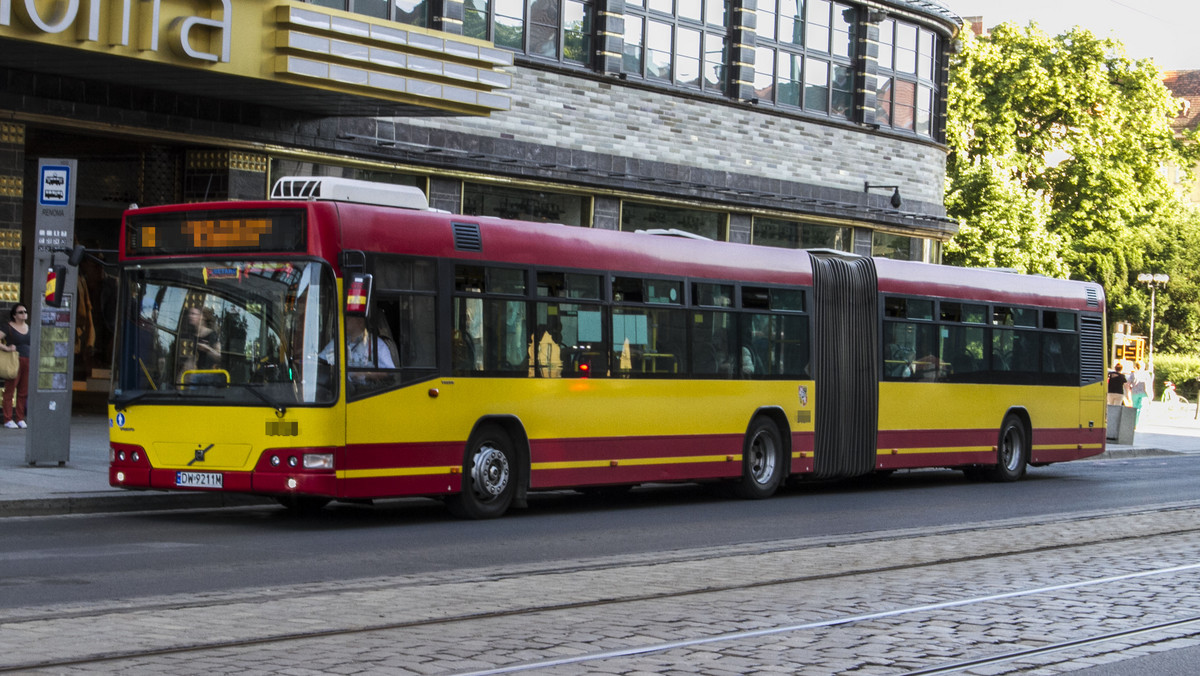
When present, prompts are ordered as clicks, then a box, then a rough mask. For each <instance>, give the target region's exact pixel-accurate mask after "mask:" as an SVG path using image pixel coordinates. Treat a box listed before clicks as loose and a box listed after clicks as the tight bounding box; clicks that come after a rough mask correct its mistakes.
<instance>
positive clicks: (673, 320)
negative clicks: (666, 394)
mask: <svg viewBox="0 0 1200 676" xmlns="http://www.w3.org/2000/svg"><path fill="white" fill-rule="evenodd" d="M684 317H685V313H684V311H683V310H666V309H657V308H643V307H614V308H613V311H612V336H613V338H612V339H613V353H614V354H613V366H614V367H615V368H614V374H616V375H622V376H626V377H628V376H637V377H641V376H654V375H658V376H678V375H680V374H681V373H682V372H683V370H684V368H685V367H686V365H687V363H688V361H687V337H686V336H687V333H686V326H685V323H684V322H685V320H684Z"/></svg>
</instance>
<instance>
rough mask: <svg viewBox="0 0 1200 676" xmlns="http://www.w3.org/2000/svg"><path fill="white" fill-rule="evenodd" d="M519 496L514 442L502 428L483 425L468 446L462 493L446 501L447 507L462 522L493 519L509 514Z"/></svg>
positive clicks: (464, 462) (464, 461)
mask: <svg viewBox="0 0 1200 676" xmlns="http://www.w3.org/2000/svg"><path fill="white" fill-rule="evenodd" d="M516 494H517V463H516V453H515V451H514V449H513V443H512V440H511V439H509V437H508V434H507V433H506V432H505V431H504V429H503V428H501V427H500V426H499V425H484V426H483V427H481V428H479V429H478V430H477V431H476V432H475V434H474V435H473V436H472V437H471V440H470V441H469V442H468V443H467V449H466V455H465V456H464V458H463V471H462V489H461V490H460V491H459V492H458V493H457V494H455V495H451V496H449V497H448V498H446V507H447V508H448V509H449V510H450V513H451V514H453V515H454V516H457V517H459V518H461V519H494V518H496V517H498V516H501V515H503V514H504V512H506V511H508V508H509V506H510V505H511V504H512V501H513V496H515V495H516Z"/></svg>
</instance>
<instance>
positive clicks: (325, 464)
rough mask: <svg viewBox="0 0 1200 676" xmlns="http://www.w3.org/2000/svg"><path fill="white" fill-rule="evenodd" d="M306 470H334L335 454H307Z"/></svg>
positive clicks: (305, 455)
mask: <svg viewBox="0 0 1200 676" xmlns="http://www.w3.org/2000/svg"><path fill="white" fill-rule="evenodd" d="M304 469H333V454H332V453H305V454H304Z"/></svg>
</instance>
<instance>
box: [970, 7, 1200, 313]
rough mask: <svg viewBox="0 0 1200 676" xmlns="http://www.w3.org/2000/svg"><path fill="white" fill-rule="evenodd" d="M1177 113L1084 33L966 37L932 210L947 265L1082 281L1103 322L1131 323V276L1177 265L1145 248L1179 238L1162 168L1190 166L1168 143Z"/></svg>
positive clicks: (1010, 30)
mask: <svg viewBox="0 0 1200 676" xmlns="http://www.w3.org/2000/svg"><path fill="white" fill-rule="evenodd" d="M1178 105H1179V104H1178V103H1177V102H1176V101H1175V100H1174V99H1173V98H1172V97H1171V95H1170V93H1169V92H1168V91H1167V90H1166V88H1165V87H1164V86H1163V84H1162V82H1161V80H1160V74H1159V72H1158V69H1157V67H1155V66H1154V64H1153V63H1151V62H1148V61H1134V60H1130V59H1129V58H1128V57H1126V56H1125V53H1124V48H1123V47H1122V46H1121V45H1120V44H1119V43H1117V42H1114V41H1112V40H1107V39H1105V40H1102V39H1098V38H1096V37H1095V36H1094V35H1092V33H1090V32H1089V31H1087V30H1083V29H1080V28H1074V29H1072V30H1070V31H1067V32H1066V33H1063V34H1062V35H1059V36H1056V37H1050V36H1048V35H1046V34H1045V33H1043V32H1042V31H1041V30H1040V29H1038V28H1037V26H1036V24H1034V25H1030V26H1029V27H1027V28H1020V27H1017V26H1014V25H1012V24H1003V25H1001V26H998V27H996V28H995V29H993V31H992V33H991V35H990V36H989V37H987V38H981V39H976V38H974V36H973V35H971V34H970V33H969V32H968V33H967V34H966V35H965V40H964V48H963V50H962V51H961V52H960V53H959V54H958V55H956V57H955V58H954V60H953V63H952V66H951V76H950V87H949V90H948V112H947V143H948V145H949V150H950V153H949V157H948V161H947V190H946V207H947V212H948V213H949V215H950V216H951V217H953V218H956V219H958V220H959V221H960V223H961V224H962V225H961V228H960V232H959V234H958V235H957V236H956V237H955V238H954V240H953V241H952V242H951V243H950V245H949V246H947V248H946V260H947V262H949V263H952V264H962V265H995V266H1002V267H1014V268H1017V269H1018V270H1021V271H1023V272H1037V273H1041V274H1047V275H1054V276H1071V277H1074V278H1079V279H1090V280H1095V281H1098V282H1100V283H1101V284H1103V285H1104V286H1105V288H1106V290H1107V292H1108V294H1109V298H1110V307H1112V308H1113V309H1114V310H1116V309H1117V308H1121V309H1124V310H1129V311H1132V312H1141V307H1142V303H1141V300H1142V299H1141V296H1142V295H1143V294H1142V293H1141V291H1143V290H1139V289H1136V288H1134V287H1133V286H1132V284H1133V283H1134V282H1133V279H1134V278H1136V275H1137V272H1139V271H1143V270H1145V269H1147V267H1148V266H1149V267H1153V266H1154V265H1159V266H1160V267H1166V266H1168V265H1169V264H1170V261H1169V260H1165V259H1160V258H1157V257H1156V256H1159V255H1168V256H1169V255H1175V254H1180V255H1182V254H1183V253H1184V252H1182V251H1180V250H1174V249H1172V250H1171V251H1168V250H1167V249H1171V247H1166V248H1161V247H1160V248H1159V249H1154V248H1153V247H1152V248H1150V249H1147V248H1145V246H1146V244H1147V243H1150V242H1157V241H1158V237H1162V236H1169V237H1170V236H1178V235H1180V234H1181V230H1180V228H1181V227H1183V226H1182V224H1181V221H1180V213H1181V211H1182V210H1183V208H1184V207H1182V205H1181V204H1180V203H1179V201H1178V199H1177V198H1176V197H1175V196H1174V193H1173V190H1172V188H1171V186H1170V185H1169V184H1168V182H1167V180H1166V179H1165V177H1164V176H1163V174H1162V172H1161V168H1162V166H1163V165H1166V164H1173V165H1175V166H1179V167H1192V166H1194V164H1195V163H1196V161H1197V159H1200V145H1196V144H1195V143H1187V142H1186V141H1187V140H1188V139H1177V138H1176V137H1175V136H1174V134H1173V133H1172V130H1171V128H1170V120H1171V119H1172V117H1174V115H1175V113H1176V111H1177V110H1178ZM1155 252H1157V253H1155ZM1192 263H1200V261H1192ZM1193 269H1195V268H1193ZM1114 314H1117V313H1116V312H1114ZM1146 315H1147V316H1148V311H1147V312H1146Z"/></svg>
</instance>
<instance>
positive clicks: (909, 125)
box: [875, 19, 938, 136]
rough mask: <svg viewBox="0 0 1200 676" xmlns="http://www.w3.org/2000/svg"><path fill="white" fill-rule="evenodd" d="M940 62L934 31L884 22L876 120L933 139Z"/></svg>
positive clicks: (880, 40) (910, 25)
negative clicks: (936, 76)
mask: <svg viewBox="0 0 1200 676" xmlns="http://www.w3.org/2000/svg"><path fill="white" fill-rule="evenodd" d="M937 62H938V37H937V35H935V34H934V33H933V32H931V31H929V30H926V29H924V28H920V27H918V26H915V25H913V24H909V23H905V22H903V21H896V20H895V19H888V20H886V21H883V22H880V24H879V71H878V73H879V74H878V78H877V92H878V96H877V101H878V108H877V110H876V113H875V121H876V122H878V123H879V124H880V125H881V126H884V127H891V128H892V129H902V130H905V131H911V132H914V133H916V134H917V135H919V136H933V101H934V97H933V93H934V91H936V82H935V79H934V78H935V74H936V73H937V71H938V67H937V66H938V63H937Z"/></svg>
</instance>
